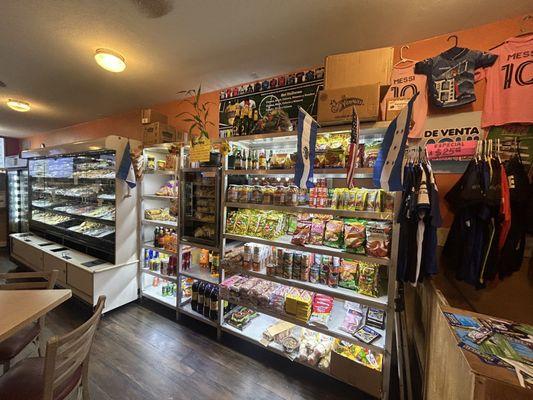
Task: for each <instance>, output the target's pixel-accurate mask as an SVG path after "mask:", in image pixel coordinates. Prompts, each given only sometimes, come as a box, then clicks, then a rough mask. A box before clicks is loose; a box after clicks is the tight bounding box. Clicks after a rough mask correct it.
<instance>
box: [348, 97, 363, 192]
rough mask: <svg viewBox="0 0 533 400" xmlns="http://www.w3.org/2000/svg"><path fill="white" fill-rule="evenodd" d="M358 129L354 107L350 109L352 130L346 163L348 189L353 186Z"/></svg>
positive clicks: (357, 118) (357, 117)
mask: <svg viewBox="0 0 533 400" xmlns="http://www.w3.org/2000/svg"><path fill="white" fill-rule="evenodd" d="M359 130H360V126H359V116H358V115H357V112H356V111H355V107H354V108H353V109H352V131H351V133H350V147H349V148H348V164H347V165H346V185H347V186H348V187H349V188H350V189H351V188H353V185H354V183H353V176H354V174H355V169H356V168H357V159H358V153H359V151H358V147H359V146H358V145H359Z"/></svg>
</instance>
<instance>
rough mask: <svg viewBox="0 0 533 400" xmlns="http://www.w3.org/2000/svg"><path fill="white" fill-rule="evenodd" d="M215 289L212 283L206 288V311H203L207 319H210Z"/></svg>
mask: <svg viewBox="0 0 533 400" xmlns="http://www.w3.org/2000/svg"><path fill="white" fill-rule="evenodd" d="M214 288H215V286H214V285H212V284H210V283H208V284H207V287H206V288H205V293H204V309H203V310H202V314H204V317H206V318H209V311H210V308H211V293H212V292H213V289H214Z"/></svg>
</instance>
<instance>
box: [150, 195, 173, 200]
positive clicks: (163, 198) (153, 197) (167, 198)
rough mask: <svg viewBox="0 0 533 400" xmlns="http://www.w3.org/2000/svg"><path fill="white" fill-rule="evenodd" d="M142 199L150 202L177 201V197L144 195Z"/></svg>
mask: <svg viewBox="0 0 533 400" xmlns="http://www.w3.org/2000/svg"><path fill="white" fill-rule="evenodd" d="M142 197H143V199H148V200H177V197H175V196H159V195H157V194H143V196H142Z"/></svg>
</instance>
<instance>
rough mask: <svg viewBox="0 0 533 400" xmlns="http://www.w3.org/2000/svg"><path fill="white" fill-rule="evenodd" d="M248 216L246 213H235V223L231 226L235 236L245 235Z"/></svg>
mask: <svg viewBox="0 0 533 400" xmlns="http://www.w3.org/2000/svg"><path fill="white" fill-rule="evenodd" d="M248 218H249V215H248V213H246V212H237V214H236V217H235V223H234V224H233V233H234V234H235V235H246V231H247V230H248Z"/></svg>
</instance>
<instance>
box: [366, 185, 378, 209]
mask: <svg viewBox="0 0 533 400" xmlns="http://www.w3.org/2000/svg"><path fill="white" fill-rule="evenodd" d="M365 210H366V211H378V212H379V211H381V190H377V189H376V190H369V191H368V192H367V195H366V206H365Z"/></svg>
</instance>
